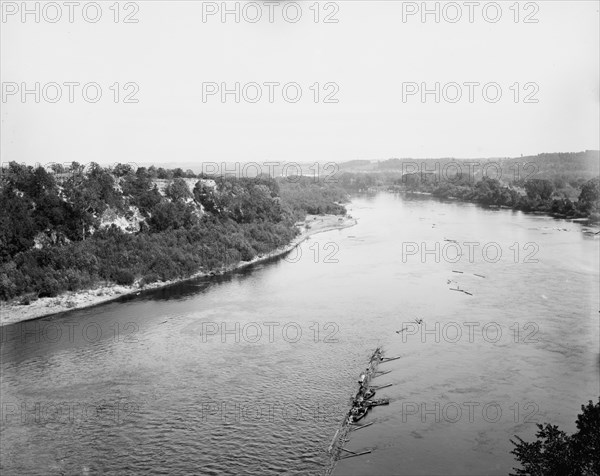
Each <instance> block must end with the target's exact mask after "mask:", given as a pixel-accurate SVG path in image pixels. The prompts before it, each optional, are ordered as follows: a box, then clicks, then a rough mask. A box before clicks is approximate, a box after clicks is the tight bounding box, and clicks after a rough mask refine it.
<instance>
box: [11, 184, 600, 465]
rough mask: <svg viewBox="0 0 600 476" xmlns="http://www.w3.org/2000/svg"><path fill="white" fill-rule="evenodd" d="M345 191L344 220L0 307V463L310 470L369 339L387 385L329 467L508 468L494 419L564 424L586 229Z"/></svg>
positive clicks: (588, 378) (518, 426) (574, 371)
mask: <svg viewBox="0 0 600 476" xmlns="http://www.w3.org/2000/svg"><path fill="white" fill-rule="evenodd" d="M348 208H350V209H351V210H350V214H352V215H353V216H354V217H356V218H358V220H359V221H358V225H357V226H354V227H351V228H347V229H343V230H336V231H332V232H326V233H322V234H319V235H315V236H313V237H312V238H311V239H310V240H308V241H306V242H305V243H303V244H302V245H301V246H300V247H299V248H298V251H297V252H292V253H290V255H288V256H287V257H286V258H285V259H279V260H275V261H271V262H266V263H262V264H259V265H257V266H255V267H253V268H251V269H247V270H243V271H240V272H237V273H234V274H231V275H228V276H223V277H219V278H216V279H214V278H213V279H206V278H203V279H198V280H196V281H190V282H186V283H181V284H179V285H175V286H173V287H170V288H168V289H163V290H156V291H153V292H151V293H147V294H144V295H141V296H138V297H131V298H128V299H127V300H125V301H124V302H113V303H107V304H104V305H101V306H98V307H94V308H90V309H82V310H78V311H73V312H69V313H63V314H59V315H56V316H51V317H48V318H44V319H40V320H36V321H31V322H26V323H22V324H15V325H9V326H3V327H2V328H1V330H2V350H1V360H2V361H1V375H2V383H1V390H2V421H1V423H0V429H1V431H2V438H1V443H0V444H1V451H2V459H1V470H2V472H3V473H5V474H32V475H36V474H40V475H42V474H133V473H152V474H192V473H195V474H215V475H216V474H250V475H265V474H266V475H271V474H272V475H275V474H298V475H300V474H320V473H323V472H324V471H325V468H326V467H327V466H328V464H329V455H328V454H327V452H326V450H327V448H328V447H329V445H330V443H331V439H332V437H333V436H334V434H335V432H336V430H337V429H338V428H339V425H340V422H341V420H342V419H343V417H344V414H345V413H346V412H347V411H348V409H349V398H350V396H351V395H352V394H353V393H355V392H356V388H357V384H356V379H357V377H358V375H359V374H360V372H361V370H364V368H365V367H366V365H367V363H368V358H369V356H370V355H371V353H372V351H373V349H374V348H375V347H376V346H378V345H382V346H383V347H384V350H385V353H386V356H388V357H392V356H401V357H402V358H401V359H398V360H395V361H393V362H389V363H383V364H381V365H380V370H391V372H390V373H389V374H386V375H383V376H381V377H377V378H376V379H375V380H374V381H373V383H374V384H376V385H385V384H388V383H392V384H394V385H393V386H392V387H389V388H385V389H382V390H380V391H379V392H378V394H377V396H378V397H389V398H390V399H391V403H390V405H389V406H385V407H377V408H375V409H373V410H372V411H371V412H370V413H369V414H368V416H367V417H366V418H365V419H364V420H363V421H362V422H364V423H369V422H371V421H372V422H374V423H375V424H373V425H371V426H370V427H368V428H365V429H362V430H360V431H357V432H351V433H350V439H349V441H348V442H347V443H346V447H347V448H348V449H349V450H351V451H359V450H362V449H365V448H368V449H373V450H374V451H373V452H372V453H371V454H370V455H365V456H360V457H355V458H351V459H348V460H342V461H339V462H338V463H337V465H336V467H335V469H334V472H333V473H334V474H336V475H346V474H348V475H364V474H406V475H413V474H428V475H430V474H474V475H475V474H507V473H508V472H509V471H510V470H511V468H512V467H513V466H514V459H513V457H512V455H510V453H509V451H510V449H511V448H512V445H511V444H510V442H509V439H510V438H512V437H513V435H519V436H521V437H522V438H525V439H528V438H529V439H531V438H532V436H533V435H534V433H535V430H536V427H535V423H536V422H543V421H548V422H552V423H553V424H558V425H560V426H561V427H562V428H563V429H564V430H566V431H569V432H572V431H574V430H575V424H574V421H575V418H576V415H577V413H578V412H579V410H580V405H581V404H582V403H585V402H587V400H588V399H593V400H595V399H596V398H597V397H598V394H599V377H598V374H599V370H600V369H599V355H598V348H599V338H598V323H599V320H598V316H599V315H600V314H599V313H598V311H599V309H600V304H599V302H598V288H599V286H600V284H599V271H598V269H599V241H598V237H595V238H594V237H593V236H591V235H587V234H585V233H584V232H583V230H584V227H583V226H582V225H579V224H577V223H573V222H569V221H564V220H556V219H552V218H548V217H542V216H536V215H526V214H523V213H520V212H514V211H510V210H486V209H482V208H479V207H477V206H475V205H472V204H462V203H455V202H452V203H442V202H439V201H436V200H434V199H431V198H430V197H412V198H411V197H400V196H395V195H390V194H379V195H376V196H372V197H358V198H355V199H354V200H353V202H352V203H351V204H350V205H349V207H348ZM445 240H456V241H457V242H458V244H459V246H460V249H461V250H462V251H463V252H465V253H466V254H468V252H469V248H468V246H473V259H469V256H468V255H467V256H463V257H462V258H461V259H459V260H458V261H456V262H452V261H455V256H456V247H453V246H452V244H451V243H452V242H451V241H445ZM467 242H468V243H475V242H477V243H479V246H477V247H475V245H468V246H467V245H464V243H467ZM436 243H438V244H439V252H438V251H437V250H436V248H435V246H436ZM490 243H496V244H495V245H489V246H487V248H486V254H485V255H484V254H482V248H483V247H484V246H485V245H486V244H490ZM414 246H416V247H417V249H416V252H415V248H414ZM425 247H426V249H425V254H422V251H423V249H424V248H425ZM403 249H404V251H405V253H404V256H403ZM498 249H499V250H500V251H501V253H502V256H501V257H498V258H497V253H496V251H497V250H498ZM432 250H433V251H432ZM427 252H429V254H427ZM436 258H437V259H436ZM436 261H438V262H436ZM536 261H537V262H536ZM455 271H460V273H457V272H455ZM477 275H480V276H485V277H480V276H477ZM451 288H453V289H458V290H459V291H454V290H452V289H451ZM461 291H467V292H468V293H470V294H467V293H465V292H461ZM417 317H418V318H422V319H423V321H424V323H423V324H422V325H420V326H419V325H417V324H416V323H414V319H415V318H417ZM403 328H406V330H405V331H404V332H401V333H399V334H398V333H396V332H395V331H397V330H401V329H403Z"/></svg>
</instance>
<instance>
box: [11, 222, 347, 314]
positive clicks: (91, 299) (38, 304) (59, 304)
mask: <svg viewBox="0 0 600 476" xmlns="http://www.w3.org/2000/svg"><path fill="white" fill-rule="evenodd" d="M356 223H357V221H356V219H354V218H351V217H349V216H345V217H341V216H339V215H308V216H307V217H306V219H305V221H304V225H302V226H299V230H300V234H299V235H298V236H297V237H296V238H294V239H293V240H292V241H291V242H290V243H289V244H288V245H286V246H284V247H281V248H278V249H276V250H273V251H271V252H270V253H266V254H264V255H259V256H256V257H255V258H254V259H252V260H250V261H241V262H239V263H237V264H235V265H232V266H228V267H225V268H219V269H215V270H212V271H209V272H204V271H203V272H198V273H196V274H194V275H192V276H189V277H187V278H181V279H175V280H172V281H158V282H156V283H152V284H147V285H145V286H141V285H140V281H139V280H138V281H137V282H135V283H134V284H132V285H131V286H119V285H117V284H106V285H104V286H98V287H96V288H94V289H88V290H85V291H69V292H66V293H63V294H60V295H59V296H56V297H45V298H39V299H37V300H35V301H32V302H31V303H30V304H29V305H24V304H18V303H8V304H5V303H3V304H1V305H0V326H4V325H8V324H15V323H17V322H22V321H28V320H31V319H38V318H40V317H46V316H50V315H53V314H58V313H61V312H66V311H73V310H76V309H83V308H86V307H92V306H97V305H98V304H102V303H106V302H109V301H114V300H116V299H119V298H121V297H123V296H127V295H131V294H137V293H140V292H142V291H147V290H149V289H159V288H164V287H167V286H171V285H173V284H177V283H181V282H184V281H189V280H192V279H196V278H201V277H205V276H215V275H223V274H225V273H229V272H231V271H235V270H237V269H241V268H244V267H246V266H251V265H253V264H256V263H259V262H262V261H266V260H269V259H272V258H275V257H277V256H281V255H284V254H286V253H288V252H290V251H291V250H293V249H294V248H296V247H297V246H298V245H299V244H300V243H302V242H303V241H305V240H306V239H307V238H308V237H309V236H311V235H315V234H317V233H323V232H325V231H332V230H341V229H343V228H348V227H351V226H354V225H356ZM307 225H308V226H307Z"/></svg>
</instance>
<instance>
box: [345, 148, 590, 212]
mask: <svg viewBox="0 0 600 476" xmlns="http://www.w3.org/2000/svg"><path fill="white" fill-rule="evenodd" d="M474 162H476V161H472V162H471V163H474ZM479 162H480V163H479V165H478V166H472V165H470V164H469V162H465V161H463V162H460V161H456V160H454V159H443V160H440V161H429V162H428V161H423V160H416V161H411V160H409V159H402V160H401V159H389V160H386V161H383V162H377V163H374V164H369V166H368V167H367V166H366V164H364V163H360V167H359V168H360V170H358V169H357V168H356V167H343V170H344V171H343V172H342V173H341V174H340V176H339V183H340V185H341V186H342V187H343V188H344V189H346V190H348V191H354V192H356V191H369V190H382V189H383V190H390V191H397V192H419V193H429V194H432V195H434V196H436V197H438V198H443V199H457V200H463V201H470V202H475V203H479V204H481V205H484V206H495V207H506V208H512V209H516V210H522V211H526V212H543V213H547V214H550V215H553V216H557V217H567V218H590V219H591V220H592V221H598V220H599V219H600V208H599V200H600V178H599V176H598V173H599V172H598V171H599V168H600V156H599V154H598V151H586V152H580V153H573V154H540V155H538V156H535V157H526V158H520V159H499V160H498V161H491V160H486V161H479Z"/></svg>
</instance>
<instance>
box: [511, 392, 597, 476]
mask: <svg viewBox="0 0 600 476" xmlns="http://www.w3.org/2000/svg"><path fill="white" fill-rule="evenodd" d="M581 410H582V413H581V414H579V415H578V416H577V421H576V425H577V432H575V433H574V434H573V435H567V434H566V433H565V432H564V431H561V430H559V429H558V427H557V426H556V425H550V424H546V425H540V424H538V425H537V426H538V432H537V433H536V437H537V441H535V442H533V443H528V442H526V441H523V439H521V438H519V437H518V436H517V437H516V438H517V440H518V441H516V442H515V441H513V440H511V443H512V444H513V445H514V446H515V448H514V449H513V450H512V451H511V453H512V454H514V455H515V458H516V459H517V461H519V463H520V464H521V466H522V468H514V469H515V471H516V473H514V475H513V476H526V475H527V476H553V475H555V476H591V475H598V474H600V398H599V399H598V403H597V404H595V405H594V404H593V403H592V401H591V400H590V401H589V403H588V405H582V406H581Z"/></svg>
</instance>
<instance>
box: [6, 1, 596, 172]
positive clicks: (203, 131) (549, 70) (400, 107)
mask: <svg viewBox="0 0 600 476" xmlns="http://www.w3.org/2000/svg"><path fill="white" fill-rule="evenodd" d="M101 3H102V5H101V7H102V17H101V18H100V20H99V21H98V22H97V23H91V22H88V21H86V20H85V19H84V17H83V14H82V8H81V7H76V8H75V10H74V18H73V22H72V23H71V22H69V18H68V16H69V10H68V7H67V6H65V5H64V4H63V2H58V5H59V6H61V5H62V7H61V9H62V18H61V19H60V20H58V21H57V22H56V23H50V22H49V21H48V20H52V19H54V17H55V16H56V9H54V10H53V9H52V8H54V7H52V8H50V7H47V8H46V10H45V12H44V11H43V10H40V22H39V23H36V22H35V17H34V15H33V14H30V15H28V16H26V17H25V20H26V21H25V23H23V22H22V18H21V12H20V11H17V12H16V14H14V15H13V14H12V12H13V10H14V8H19V9H20V7H21V2H16V3H15V2H4V1H3V2H2V9H3V14H4V18H2V23H1V24H0V28H1V30H2V31H1V34H0V35H1V38H0V40H1V55H2V59H1V80H2V83H3V92H4V97H3V98H2V103H1V104H0V106H1V108H2V110H1V134H2V140H1V153H2V161H3V162H6V161H10V160H16V161H18V162H27V163H35V162H40V163H47V162H70V161H72V160H77V161H79V162H81V163H89V162H91V161H95V162H99V163H103V164H109V163H114V162H136V163H171V164H173V165H177V164H182V163H185V164H190V163H195V162H203V161H257V162H265V161H277V160H282V161H283V160H285V161H310V162H312V161H337V162H341V161H346V160H353V159H387V158H390V157H414V158H427V157H460V158H480V157H504V156H519V155H521V154H523V155H529V154H537V153H541V152H555V151H580V150H584V149H598V148H600V146H599V143H598V142H599V133H598V131H599V129H600V124H599V58H600V52H599V44H600V39H599V32H598V25H599V13H598V11H599V8H598V5H599V3H598V2H596V1H582V2H574V1H568V2H567V1H564V2H563V1H546V2H536V3H532V2H529V4H528V5H526V2H522V3H521V5H520V8H519V9H518V10H519V18H518V20H519V21H518V22H515V21H514V20H515V10H514V9H513V10H511V9H510V8H509V7H510V6H511V4H513V2H501V12H502V17H501V18H500V20H499V21H497V22H496V23H492V21H491V20H493V17H494V15H495V14H496V13H497V12H496V11H495V10H494V8H493V7H489V8H488V9H487V10H486V14H487V17H484V13H483V11H482V6H483V5H486V3H489V2H479V3H480V5H479V6H475V7H473V9H474V10H473V22H472V23H470V21H469V18H468V17H469V7H468V6H467V5H465V2H456V4H454V6H452V7H446V8H445V9H443V7H444V3H442V4H440V22H439V23H436V22H435V18H434V16H433V15H429V16H427V17H425V20H426V21H425V22H423V21H422V18H421V16H420V14H419V13H416V14H414V15H410V16H408V15H407V16H405V17H404V18H403V11H404V13H405V14H408V13H410V11H411V9H412V8H413V7H415V6H416V7H417V8H419V7H420V4H421V2H418V3H414V4H413V3H411V2H399V1H373V0H369V1H338V2H335V4H330V5H325V3H324V2H323V3H321V4H320V5H319V8H315V7H312V9H311V5H312V4H313V3H314V2H312V1H310V2H304V1H302V2H299V4H298V5H299V7H300V11H301V12H302V17H301V18H300V20H298V21H297V22H296V23H292V20H293V19H294V15H295V14H296V13H297V11H298V8H297V6H296V5H292V6H286V4H285V3H281V4H279V5H277V6H276V7H272V8H273V11H274V17H273V22H272V23H271V22H270V21H269V18H268V17H269V7H268V6H264V5H263V2H259V3H258V4H253V5H251V6H248V7H246V9H245V10H242V9H241V8H242V7H243V6H244V4H245V3H248V2H241V3H240V6H241V7H240V9H241V10H240V11H241V16H240V22H239V23H236V22H235V18H234V16H233V15H228V16H227V17H226V22H225V23H223V22H222V20H221V17H220V15H219V14H218V13H217V14H215V15H209V16H206V17H205V21H203V9H204V13H210V10H211V9H212V8H213V7H216V8H220V7H221V2H219V3H214V4H213V3H210V2H208V3H207V2H204V3H203V2H196V1H179V2H177V1H168V2H167V1H142V2H135V4H130V5H125V3H124V2H123V3H121V8H120V9H119V10H120V11H119V22H118V23H115V22H114V15H115V11H114V10H110V9H109V7H110V5H111V4H113V3H114V2H112V1H111V2H101ZM234 3H235V2H229V5H230V8H234ZM34 4H35V2H29V6H30V7H31V8H32V9H33V8H35V5H34ZM85 4H86V2H81V5H85ZM41 5H44V4H43V3H42V4H41ZM256 5H258V6H261V13H262V18H261V20H259V21H258V22H256V23H251V21H249V20H253V19H254V18H255V17H256V14H257V10H256V8H254V7H255V6H256ZM456 6H458V7H459V8H460V9H461V12H462V18H461V19H460V20H458V21H457V22H456V23H451V21H450V20H453V19H454V18H455V16H456V14H457V12H458V10H457V9H456ZM284 7H285V8H286V10H285V12H286V16H285V17H284V13H283V8H284ZM429 7H430V8H435V2H429ZM135 9H137V11H135ZM316 10H318V11H319V19H318V20H319V21H318V22H316V23H315V21H314V19H315V11H316ZM336 10H337V11H336ZM95 13H96V12H95V11H94V9H93V8H88V10H86V14H87V18H89V19H90V20H92V19H93V18H94V15H95ZM244 13H245V14H244ZM128 14H131V15H132V16H131V19H137V20H138V22H137V23H124V22H123V20H124V19H125V18H124V17H125V16H126V15H128ZM325 15H330V19H337V20H338V22H337V23H325V22H324V20H325ZM527 15H529V19H530V20H538V22H537V23H525V22H524V20H525V18H526V16H527ZM286 18H287V20H286ZM486 18H487V19H486ZM36 82H39V83H40V87H41V88H42V87H43V86H45V85H46V84H48V83H52V82H56V83H59V84H60V85H62V86H61V91H62V97H61V99H60V100H58V102H56V103H52V102H49V100H53V99H54V98H55V95H56V88H53V87H52V86H48V87H46V89H45V96H44V95H43V94H40V96H41V97H40V102H39V103H36V102H35V99H36V98H35V95H34V94H29V95H27V96H25V102H24V103H23V99H22V97H21V94H20V93H21V87H22V84H21V83H26V86H27V87H29V88H31V89H34V84H35V83H36ZM65 82H78V83H81V85H83V84H86V83H90V82H95V83H98V85H99V86H100V88H101V89H102V97H101V99H100V100H99V101H98V102H96V103H91V102H86V100H85V99H84V98H83V94H82V87H81V86H74V87H73V88H74V98H73V101H74V102H73V103H70V102H69V97H68V95H69V94H68V93H69V89H68V87H67V86H64V85H63V83H65ZM116 82H118V83H119V84H120V86H119V89H120V94H119V97H118V99H117V100H118V102H117V103H115V102H114V99H115V94H114V89H115V88H114V87H113V89H110V88H111V85H113V84H114V83H116ZM128 82H131V83H136V84H137V86H138V87H139V91H137V92H135V91H134V89H135V86H133V85H130V86H129V88H128V89H127V90H125V89H124V86H123V85H124V84H125V83H128ZM211 82H213V83H217V84H220V83H223V82H224V83H226V84H227V85H228V86H229V87H231V88H233V87H234V84H235V83H236V82H239V83H240V85H241V86H244V85H245V84H247V83H250V82H256V83H259V85H261V91H262V98H261V99H260V100H259V101H258V102H256V103H252V102H249V100H252V99H253V98H254V97H255V95H256V88H254V87H251V86H249V87H247V88H246V89H245V93H246V96H245V97H244V96H243V95H241V97H240V102H239V103H236V102H235V101H234V100H235V97H234V94H230V95H227V96H226V98H225V99H226V102H225V103H223V102H222V101H221V97H220V94H218V93H217V94H214V95H211V96H206V97H205V98H204V99H205V102H204V101H203V83H211ZM265 82H278V83H280V84H281V85H284V84H286V83H292V82H294V83H297V84H298V86H299V87H300V88H301V91H302V97H301V99H300V100H299V101H298V102H296V103H292V102H287V101H286V99H285V98H284V96H283V93H282V86H273V90H274V96H273V102H272V103H271V102H269V97H268V96H269V89H268V87H267V86H265V85H264V84H263V83H265ZM436 82H439V83H440V85H441V86H443V85H445V84H447V83H451V82H455V83H458V84H459V85H461V90H462V94H463V96H462V98H461V99H460V100H458V102H454V103H452V102H450V100H454V99H455V98H456V93H457V90H456V88H455V87H451V86H448V87H447V88H446V89H445V93H446V95H445V97H444V96H443V95H441V97H440V102H439V103H436V102H435V95H434V94H430V95H427V96H426V97H425V99H426V102H425V103H423V102H422V98H421V95H420V94H419V93H418V92H417V93H416V94H413V95H411V96H406V97H405V98H404V101H403V94H402V92H403V87H404V88H407V87H410V86H406V84H405V85H404V86H403V83H417V85H420V84H421V83H426V84H427V85H429V86H430V87H431V88H433V87H434V84H435V83H436ZM465 82H478V83H481V85H484V84H486V83H492V82H493V83H497V84H498V85H499V86H500V88H501V92H502V97H501V99H500V100H499V101H498V102H496V103H492V102H488V100H489V101H491V100H493V96H494V95H495V94H496V89H497V87H496V86H494V87H492V89H488V90H487V94H488V96H487V98H488V100H486V98H484V95H483V91H482V86H473V88H474V90H473V93H474V94H473V102H472V103H471V102H469V97H468V96H469V89H468V87H467V86H464V85H463V83H465ZM9 83H10V84H9ZM12 83H16V84H17V87H18V88H19V90H17V91H16V93H15V94H12V93H13V92H14V84H12ZM314 83H319V85H320V86H319V89H320V91H319V92H320V94H319V97H318V103H315V102H314V99H315V95H314V90H315V88H314V87H313V89H310V88H311V86H312V85H313V84H314ZM325 83H335V85H329V86H328V88H327V89H324V84H325ZM514 83H519V88H518V89H519V93H520V94H519V96H518V98H517V100H518V102H517V103H515V92H516V88H515V87H514V86H513V85H514ZM526 83H534V84H529V85H528V87H527V88H525V86H524V85H525V84H526ZM419 87H420V86H419ZM286 91H287V93H288V96H287V97H288V100H292V99H293V96H294V94H295V89H294V87H293V86H290V89H287V90H286ZM42 92H44V91H42ZM87 92H88V94H89V96H88V99H90V100H91V99H93V94H92V93H94V89H93V88H92V89H88V90H87ZM130 92H135V94H134V95H133V97H132V98H133V99H137V100H138V102H137V103H125V102H124V99H125V96H126V95H127V94H128V93H130ZM332 92H334V93H335V94H333V96H332V97H331V98H332V99H337V100H338V102H333V103H325V102H324V98H325V96H326V95H327V94H328V93H332ZM492 93H493V94H492ZM528 95H529V99H530V100H532V99H533V100H537V102H533V103H526V102H525V98H526V97H527V96H528Z"/></svg>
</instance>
